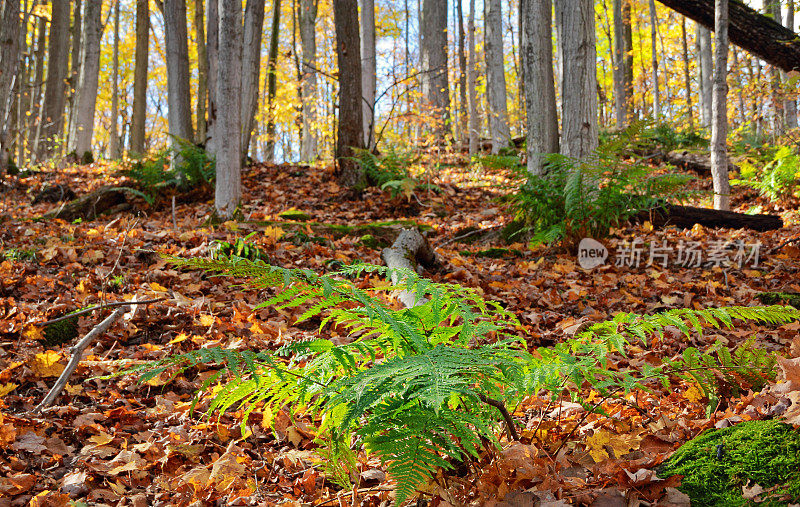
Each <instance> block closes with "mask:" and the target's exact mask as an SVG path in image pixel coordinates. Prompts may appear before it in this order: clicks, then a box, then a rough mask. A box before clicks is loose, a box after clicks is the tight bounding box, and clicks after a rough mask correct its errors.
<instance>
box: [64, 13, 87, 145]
mask: <svg viewBox="0 0 800 507" xmlns="http://www.w3.org/2000/svg"><path fill="white" fill-rule="evenodd" d="M70 35H71V36H72V51H71V52H70V68H69V74H68V76H69V77H68V79H67V116H66V118H65V121H66V126H65V127H66V128H65V130H66V133H65V142H66V145H67V146H72V145H73V144H74V140H73V139H72V138H71V136H72V133H73V132H75V122H76V121H77V115H76V111H75V109H76V107H77V106H78V86H79V85H80V80H81V51H82V46H83V43H82V41H81V38H82V37H83V3H82V0H75V2H74V4H73V6H72V28H71V29H70Z"/></svg>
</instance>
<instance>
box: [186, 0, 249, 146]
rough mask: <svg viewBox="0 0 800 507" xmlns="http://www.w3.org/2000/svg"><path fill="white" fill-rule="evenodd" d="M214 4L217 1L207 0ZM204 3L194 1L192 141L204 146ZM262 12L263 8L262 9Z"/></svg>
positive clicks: (205, 57) (205, 79)
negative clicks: (193, 129)
mask: <svg viewBox="0 0 800 507" xmlns="http://www.w3.org/2000/svg"><path fill="white" fill-rule="evenodd" d="M209 1H210V2H216V1H217V0H209ZM205 8H206V7H205V2H204V1H203V0H194V31H195V45H196V46H197V112H196V113H195V116H196V117H197V132H196V134H195V138H194V141H195V142H196V143H198V144H200V145H203V146H205V143H206V136H207V120H206V103H207V101H208V54H207V52H206V30H205V19H204V18H205V16H204V14H205ZM262 11H263V8H262Z"/></svg>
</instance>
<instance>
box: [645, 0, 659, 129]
mask: <svg viewBox="0 0 800 507" xmlns="http://www.w3.org/2000/svg"><path fill="white" fill-rule="evenodd" d="M648 7H649V11H650V66H651V68H652V73H653V74H652V79H653V85H652V86H653V118H654V119H656V120H658V118H659V116H660V115H661V94H660V92H659V89H658V47H657V45H656V41H657V39H658V18H657V16H656V2H655V0H649V2H648Z"/></svg>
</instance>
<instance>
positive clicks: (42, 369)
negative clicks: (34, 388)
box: [30, 350, 65, 377]
mask: <svg viewBox="0 0 800 507" xmlns="http://www.w3.org/2000/svg"><path fill="white" fill-rule="evenodd" d="M60 359H61V354H59V353H58V352H56V351H54V350H48V351H45V352H41V353H39V354H36V356H35V357H34V358H33V359H32V360H31V362H30V367H31V370H33V373H35V374H36V375H37V376H39V377H58V376H59V375H61V372H62V371H64V367H65V365H64V364H62V363H59V362H58V361H59V360H60Z"/></svg>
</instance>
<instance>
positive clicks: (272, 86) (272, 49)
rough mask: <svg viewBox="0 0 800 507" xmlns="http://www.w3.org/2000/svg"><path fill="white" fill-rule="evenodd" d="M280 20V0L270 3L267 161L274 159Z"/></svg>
mask: <svg viewBox="0 0 800 507" xmlns="http://www.w3.org/2000/svg"><path fill="white" fill-rule="evenodd" d="M280 22H281V0H275V1H274V2H273V5H272V32H271V33H270V37H269V57H268V58H269V59H268V60H267V156H266V161H267V162H273V161H274V160H275V104H274V103H275V94H276V93H277V90H278V75H277V69H278V33H279V30H280Z"/></svg>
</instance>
